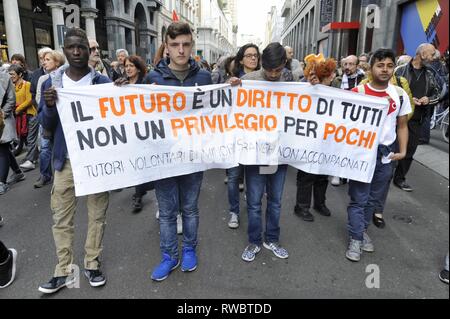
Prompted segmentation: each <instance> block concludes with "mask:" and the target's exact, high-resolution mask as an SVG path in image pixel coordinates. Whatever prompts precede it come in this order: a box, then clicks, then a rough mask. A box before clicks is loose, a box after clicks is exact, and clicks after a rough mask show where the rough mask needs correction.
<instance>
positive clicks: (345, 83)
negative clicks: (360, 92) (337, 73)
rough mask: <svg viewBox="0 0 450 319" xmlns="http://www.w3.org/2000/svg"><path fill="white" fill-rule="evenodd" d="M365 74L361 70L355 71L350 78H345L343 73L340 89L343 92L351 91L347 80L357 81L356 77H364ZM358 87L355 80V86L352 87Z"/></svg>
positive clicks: (345, 75)
mask: <svg viewBox="0 0 450 319" xmlns="http://www.w3.org/2000/svg"><path fill="white" fill-rule="evenodd" d="M365 75H366V74H365V73H364V71H363V70H360V69H357V70H356V73H355V74H352V75H350V76H347V74H345V73H344V75H343V76H342V84H341V89H344V90H350V89H353V88H351V87H350V85H349V83H348V80H349V79H357V78H358V77H364V76H365ZM357 86H358V80H355V85H354V87H357Z"/></svg>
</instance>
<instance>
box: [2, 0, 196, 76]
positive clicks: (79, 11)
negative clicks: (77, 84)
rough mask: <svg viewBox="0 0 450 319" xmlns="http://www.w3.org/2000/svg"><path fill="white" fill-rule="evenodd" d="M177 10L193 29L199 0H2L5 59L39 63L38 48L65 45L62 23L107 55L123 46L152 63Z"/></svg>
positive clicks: (110, 56)
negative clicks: (13, 57)
mask: <svg viewBox="0 0 450 319" xmlns="http://www.w3.org/2000/svg"><path fill="white" fill-rule="evenodd" d="M174 14H176V15H177V16H178V17H179V20H181V21H187V22H188V23H189V24H190V25H191V27H192V28H193V29H195V24H194V17H195V0H162V1H161V0H0V32H1V38H0V49H1V59H2V61H8V60H9V57H10V56H11V55H13V54H14V53H21V54H23V55H25V57H26V59H27V62H28V64H29V67H30V68H36V67H37V66H38V60H37V50H38V49H39V48H41V47H44V46H48V47H51V48H56V49H58V48H61V46H62V39H63V36H64V29H65V28H67V27H74V26H77V27H81V28H83V29H84V30H86V32H87V34H88V37H90V38H94V39H96V40H97V41H98V43H99V45H100V47H101V49H102V54H103V56H105V57H109V58H110V59H112V60H114V59H115V51H116V50H117V49H121V48H124V49H126V50H128V52H130V54H137V55H139V56H141V57H142V58H144V60H145V61H146V62H147V63H148V64H150V63H151V61H152V60H153V57H154V55H155V53H156V50H157V48H158V47H159V46H160V45H161V44H162V43H163V41H164V36H165V32H166V30H167V26H168V25H169V24H170V23H171V22H172V21H173V20H172V19H173V17H174ZM29 30H33V31H32V32H30V31H29Z"/></svg>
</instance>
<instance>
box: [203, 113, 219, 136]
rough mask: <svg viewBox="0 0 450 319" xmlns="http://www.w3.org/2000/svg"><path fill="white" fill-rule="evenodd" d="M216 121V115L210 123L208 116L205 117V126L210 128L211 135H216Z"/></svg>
mask: <svg viewBox="0 0 450 319" xmlns="http://www.w3.org/2000/svg"><path fill="white" fill-rule="evenodd" d="M216 121H217V115H214V116H213V120H212V121H211V119H210V118H209V116H207V117H206V118H205V122H206V124H208V127H209V128H210V130H211V132H212V133H216V129H217V126H216Z"/></svg>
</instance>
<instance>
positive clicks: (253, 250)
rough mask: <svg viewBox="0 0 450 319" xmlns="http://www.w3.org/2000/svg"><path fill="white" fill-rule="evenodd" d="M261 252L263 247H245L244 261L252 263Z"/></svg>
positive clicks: (251, 245)
mask: <svg viewBox="0 0 450 319" xmlns="http://www.w3.org/2000/svg"><path fill="white" fill-rule="evenodd" d="M260 251H261V247H259V246H258V245H254V244H250V245H248V246H247V247H245V249H244V252H243V253H242V259H243V260H245V261H247V262H251V261H253V260H255V257H256V254H257V253H259V252H260Z"/></svg>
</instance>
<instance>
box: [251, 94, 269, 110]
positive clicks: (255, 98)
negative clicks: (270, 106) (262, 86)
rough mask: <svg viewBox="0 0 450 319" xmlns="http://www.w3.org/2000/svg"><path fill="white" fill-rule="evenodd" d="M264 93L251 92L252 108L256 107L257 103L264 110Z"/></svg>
mask: <svg viewBox="0 0 450 319" xmlns="http://www.w3.org/2000/svg"><path fill="white" fill-rule="evenodd" d="M264 97H265V96H264V91H261V90H254V91H253V103H252V106H253V107H258V105H257V103H260V107H262V108H264V107H266V106H265V103H264Z"/></svg>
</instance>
